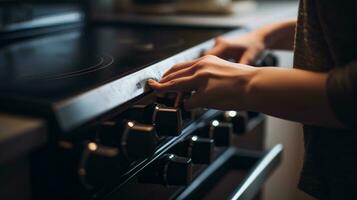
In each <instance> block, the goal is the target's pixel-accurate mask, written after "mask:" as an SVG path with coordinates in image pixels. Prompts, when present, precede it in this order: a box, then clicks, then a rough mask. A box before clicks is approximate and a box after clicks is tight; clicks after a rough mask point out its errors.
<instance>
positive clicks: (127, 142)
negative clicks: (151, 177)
mask: <svg viewBox="0 0 357 200" xmlns="http://www.w3.org/2000/svg"><path fill="white" fill-rule="evenodd" d="M120 146H121V149H122V151H123V153H124V154H125V155H126V156H127V157H128V158H131V159H141V158H146V157H148V156H150V155H152V154H153V153H154V151H155V149H156V146H157V135H156V132H155V128H154V127H153V126H152V125H146V124H140V123H137V122H134V121H128V122H126V123H125V125H124V131H123V133H122V136H121V145H120Z"/></svg>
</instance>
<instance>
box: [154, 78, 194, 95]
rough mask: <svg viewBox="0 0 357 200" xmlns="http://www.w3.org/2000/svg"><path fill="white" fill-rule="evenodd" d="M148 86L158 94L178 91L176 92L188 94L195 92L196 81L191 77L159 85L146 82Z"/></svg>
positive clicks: (155, 82)
mask: <svg viewBox="0 0 357 200" xmlns="http://www.w3.org/2000/svg"><path fill="white" fill-rule="evenodd" d="M148 84H149V86H150V87H151V88H153V89H154V90H157V91H159V92H163V91H178V92H190V91H193V90H195V87H196V84H197V83H196V81H195V80H194V77H193V76H189V77H182V78H177V79H174V80H171V81H168V82H165V83H159V82H157V81H155V80H152V79H150V80H148Z"/></svg>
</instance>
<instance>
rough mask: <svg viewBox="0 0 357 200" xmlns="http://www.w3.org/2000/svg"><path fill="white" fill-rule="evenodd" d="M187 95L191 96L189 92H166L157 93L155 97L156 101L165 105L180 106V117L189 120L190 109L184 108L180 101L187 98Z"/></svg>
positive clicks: (191, 116) (190, 115)
mask: <svg viewBox="0 0 357 200" xmlns="http://www.w3.org/2000/svg"><path fill="white" fill-rule="evenodd" d="M189 96H191V93H190V92H185V93H181V92H180V93H177V92H166V93H164V94H158V95H157V97H156V102H157V103H158V104H160V105H165V106H167V107H173V108H180V109H181V116H182V119H183V120H191V119H192V118H193V113H192V112H191V111H188V110H185V109H184V105H183V103H182V102H183V99H185V98H188V97H189Z"/></svg>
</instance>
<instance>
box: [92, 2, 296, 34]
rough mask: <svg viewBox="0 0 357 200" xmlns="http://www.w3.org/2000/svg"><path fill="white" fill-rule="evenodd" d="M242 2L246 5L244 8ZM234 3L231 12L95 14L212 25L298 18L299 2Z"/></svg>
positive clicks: (101, 17) (116, 20)
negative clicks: (219, 13) (214, 13)
mask: <svg viewBox="0 0 357 200" xmlns="http://www.w3.org/2000/svg"><path fill="white" fill-rule="evenodd" d="M239 4H241V5H242V6H243V7H246V9H245V8H242V7H240V5H239ZM253 4H254V5H251V3H248V4H247V3H246V2H234V3H233V5H232V7H233V9H235V10H236V11H234V10H233V13H231V14H222V15H212V14H211V15H209V14H139V13H135V12H126V13H125V12H119V11H115V10H114V11H112V12H100V13H96V14H95V15H94V19H95V20H97V21H99V22H113V23H120V22H124V23H134V24H135V23H139V24H155V25H179V26H196V27H212V28H237V27H246V28H249V29H255V28H258V27H260V26H262V25H264V24H268V23H272V22H275V21H279V20H283V19H288V18H296V16H297V12H298V2H297V1H292V2H291V1H288V2H286V1H282V2H280V1H264V2H256V3H253Z"/></svg>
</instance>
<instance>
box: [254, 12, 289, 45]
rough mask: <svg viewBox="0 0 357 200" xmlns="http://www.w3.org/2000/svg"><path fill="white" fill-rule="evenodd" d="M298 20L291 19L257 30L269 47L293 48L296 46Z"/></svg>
mask: <svg viewBox="0 0 357 200" xmlns="http://www.w3.org/2000/svg"><path fill="white" fill-rule="evenodd" d="M295 27H296V20H295V19H291V20H287V21H283V22H277V23H273V24H269V25H267V26H264V27H262V28H260V29H258V30H256V34H258V35H259V37H262V40H263V42H264V44H265V46H266V48H267V49H280V50H292V49H293V46H294V36H295Z"/></svg>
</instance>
